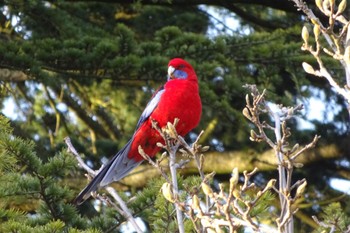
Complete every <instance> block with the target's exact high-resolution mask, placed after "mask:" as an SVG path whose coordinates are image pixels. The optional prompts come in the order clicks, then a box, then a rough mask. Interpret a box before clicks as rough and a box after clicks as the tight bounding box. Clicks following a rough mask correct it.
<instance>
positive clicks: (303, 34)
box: [301, 26, 309, 45]
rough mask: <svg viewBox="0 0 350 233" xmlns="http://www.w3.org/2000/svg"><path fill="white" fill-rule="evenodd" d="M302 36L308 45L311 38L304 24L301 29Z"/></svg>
mask: <svg viewBox="0 0 350 233" xmlns="http://www.w3.org/2000/svg"><path fill="white" fill-rule="evenodd" d="M301 38H303V40H304V43H305V44H306V45H307V44H308V40H309V31H308V30H307V27H306V26H304V27H303V29H302V30H301Z"/></svg>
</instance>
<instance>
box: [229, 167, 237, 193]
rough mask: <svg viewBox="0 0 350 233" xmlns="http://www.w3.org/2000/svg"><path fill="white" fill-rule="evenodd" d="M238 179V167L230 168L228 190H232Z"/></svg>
mask: <svg viewBox="0 0 350 233" xmlns="http://www.w3.org/2000/svg"><path fill="white" fill-rule="evenodd" d="M238 179H239V173H238V168H236V167H235V168H234V169H233V170H232V175H231V178H230V192H233V190H234V189H235V187H236V185H237V183H238Z"/></svg>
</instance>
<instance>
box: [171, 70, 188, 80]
mask: <svg viewBox="0 0 350 233" xmlns="http://www.w3.org/2000/svg"><path fill="white" fill-rule="evenodd" d="M173 76H174V77H175V78H181V79H186V78H187V76H188V74H187V73H186V72H185V71H183V70H175V71H174V73H173Z"/></svg>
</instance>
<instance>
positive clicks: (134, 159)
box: [75, 58, 202, 204]
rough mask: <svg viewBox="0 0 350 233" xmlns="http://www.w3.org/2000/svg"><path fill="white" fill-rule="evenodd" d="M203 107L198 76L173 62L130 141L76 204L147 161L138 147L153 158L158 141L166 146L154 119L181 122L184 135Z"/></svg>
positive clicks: (161, 123)
mask: <svg viewBox="0 0 350 233" xmlns="http://www.w3.org/2000/svg"><path fill="white" fill-rule="evenodd" d="M201 113H202V104H201V100H200V97H199V88H198V80H197V75H196V73H195V71H194V69H193V68H192V66H191V65H190V64H189V63H188V62H186V61H185V60H183V59H180V58H175V59H172V60H171V61H170V62H169V64H168V81H167V82H166V83H165V85H163V86H162V87H161V88H159V89H158V91H157V92H156V93H155V94H154V95H153V97H152V99H151V100H150V101H149V103H148V104H147V106H146V108H145V110H144V111H143V113H142V114H141V117H140V119H139V121H138V123H137V126H136V130H135V133H134V134H133V136H132V138H131V139H130V140H129V142H128V143H127V144H126V145H125V146H124V147H123V148H122V149H121V150H120V151H119V152H118V153H117V154H116V155H115V156H114V157H113V158H112V159H111V160H110V161H109V162H108V163H107V164H106V165H105V166H104V167H103V168H102V170H101V171H100V172H99V173H98V174H97V175H96V176H95V177H94V178H93V180H92V181H91V182H90V183H89V184H88V185H87V186H86V187H85V188H84V189H83V190H82V191H81V192H80V194H79V195H78V196H77V197H76V199H75V203H77V204H81V203H83V202H84V201H85V200H86V199H87V198H88V197H89V196H90V195H91V192H94V191H96V190H97V189H99V188H100V187H103V186H106V185H108V184H110V183H112V182H113V181H118V180H120V179H122V178H123V177H125V176H126V175H127V174H128V173H129V172H130V171H131V170H133V169H134V168H135V167H136V166H138V165H139V164H140V163H141V162H142V161H143V160H144V159H143V157H142V156H141V155H140V154H139V152H138V147H139V146H141V147H142V149H143V150H144V151H145V153H146V154H148V155H149V156H150V157H154V156H155V155H156V153H157V152H159V150H160V147H158V146H157V145H156V144H157V142H161V143H164V140H163V138H162V137H161V136H160V134H159V133H158V131H157V130H156V129H154V128H153V127H152V119H153V120H154V121H156V122H157V123H158V126H159V127H161V128H162V127H164V126H166V125H167V123H168V122H174V119H175V118H178V119H179V122H178V124H177V126H176V130H177V132H178V134H179V135H181V136H185V135H186V134H187V133H189V132H190V131H191V130H192V129H193V128H195V127H196V126H197V125H198V123H199V120H200V117H201Z"/></svg>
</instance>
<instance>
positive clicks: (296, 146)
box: [290, 143, 299, 153]
mask: <svg viewBox="0 0 350 233" xmlns="http://www.w3.org/2000/svg"><path fill="white" fill-rule="evenodd" d="M298 149H299V144H298V143H296V144H295V145H294V146H293V148H292V149H291V150H290V153H294V152H295V151H297V150H298Z"/></svg>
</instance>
